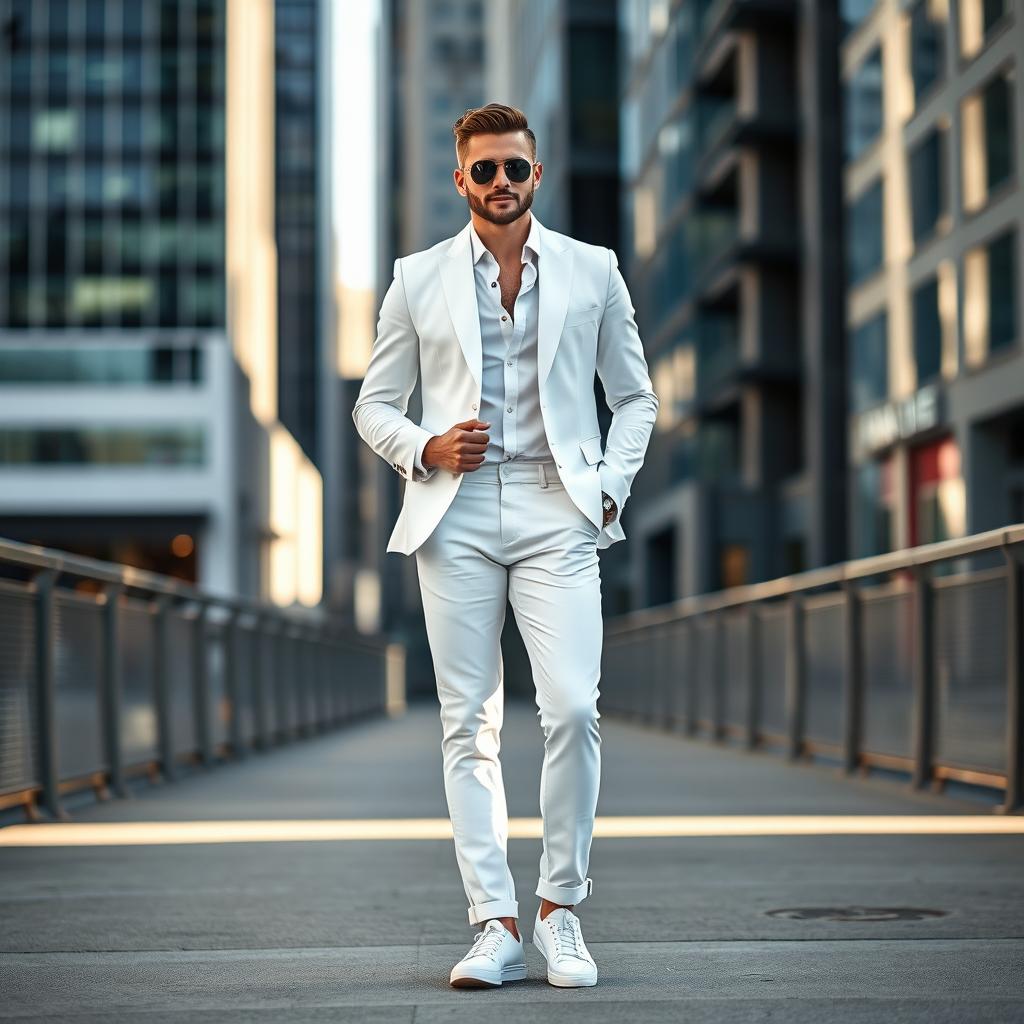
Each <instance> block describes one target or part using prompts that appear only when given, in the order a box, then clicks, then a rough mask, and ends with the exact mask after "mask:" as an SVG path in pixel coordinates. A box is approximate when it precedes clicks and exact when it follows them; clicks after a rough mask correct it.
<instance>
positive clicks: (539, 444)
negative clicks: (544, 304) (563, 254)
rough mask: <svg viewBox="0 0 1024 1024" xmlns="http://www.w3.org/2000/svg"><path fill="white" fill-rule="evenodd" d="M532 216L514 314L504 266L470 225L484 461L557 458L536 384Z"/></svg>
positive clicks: (421, 470) (419, 459)
mask: <svg viewBox="0 0 1024 1024" xmlns="http://www.w3.org/2000/svg"><path fill="white" fill-rule="evenodd" d="M529 217H530V233H529V235H528V236H527V239H526V242H525V244H524V245H523V254H522V262H523V273H522V283H521V285H520V288H519V294H518V295H517V296H516V301H515V305H514V306H513V312H514V314H515V315H514V317H512V316H509V315H508V311H507V310H506V309H505V308H504V307H503V306H502V304H501V282H500V281H499V280H498V273H499V271H500V267H499V266H498V261H497V260H496V259H495V258H494V255H493V253H491V251H490V250H489V249H488V248H487V246H485V245H484V243H483V242H482V241H481V239H480V236H479V235H478V234H477V231H476V228H475V227H474V226H473V225H472V224H470V238H471V240H472V243H473V268H474V272H475V273H474V277H475V280H476V306H477V310H478V312H479V315H480V342H481V345H482V353H481V355H482V373H481V391H480V415H479V418H480V419H481V420H483V421H484V422H486V423H490V426H489V427H487V428H482V429H485V430H486V433H487V434H488V442H487V448H486V450H485V451H484V462H485V463H488V462H508V461H511V460H512V459H515V460H517V461H521V462H541V461H546V460H548V459H553V458H554V456H553V454H552V452H551V449H550V447H549V446H548V442H547V436H546V435H545V433H544V421H543V420H542V419H541V412H540V389H539V387H538V385H537V319H538V313H537V310H538V298H539V292H538V285H539V278H540V267H539V264H540V238H539V232H538V231H537V222H536V221H535V220H534V218H533V215H532V214H529ZM428 440H430V439H429V438H424V439H423V441H422V442H421V443H420V445H419V446H418V447H417V449H416V470H417V476H419V475H420V474H425V473H427V472H428V470H427V468H426V467H425V466H424V465H423V449H424V448H425V447H426V446H427V441H428Z"/></svg>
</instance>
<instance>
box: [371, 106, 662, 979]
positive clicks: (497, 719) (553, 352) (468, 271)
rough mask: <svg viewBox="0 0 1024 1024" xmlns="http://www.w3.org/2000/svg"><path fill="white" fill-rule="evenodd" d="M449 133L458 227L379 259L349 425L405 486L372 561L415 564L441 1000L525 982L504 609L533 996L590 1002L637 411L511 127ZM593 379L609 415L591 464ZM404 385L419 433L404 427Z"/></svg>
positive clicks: (615, 316) (602, 294)
mask: <svg viewBox="0 0 1024 1024" xmlns="http://www.w3.org/2000/svg"><path fill="white" fill-rule="evenodd" d="M453 131H454V134H455V141H456V154H457V156H458V163H459V166H458V168H456V169H455V171H454V179H455V187H456V189H457V190H458V191H459V193H460V194H461V195H463V196H465V198H466V201H467V203H468V205H469V210H470V222H469V223H468V224H467V225H466V227H465V228H463V229H462V231H460V232H459V233H458V234H457V235H455V236H454V237H453V238H448V239H446V240H445V241H443V242H440V243H438V244H437V245H435V246H433V247H432V248H430V249H426V250H424V251H422V252H418V253H413V254H412V255H410V256H405V257H403V258H400V259H397V260H395V271H394V273H395V276H394V280H393V281H392V283H391V286H390V287H389V289H388V291H387V294H386V295H385V296H384V300H383V302H382V305H381V310H380V320H379V323H378V333H377V339H376V341H375V343H374V346H373V350H372V353H371V356H370V362H369V367H368V368H367V372H366V378H365V380H364V381H363V385H362V388H361V390H360V394H359V398H358V400H357V402H356V406H355V408H354V410H353V413H352V416H353V419H354V421H355V424H356V428H357V429H358V431H359V434H360V436H361V437H362V438H363V440H364V441H365V442H366V443H367V444H368V445H369V446H370V447H371V448H372V449H373V450H374V451H375V452H377V453H378V454H379V455H380V456H381V457H382V458H384V459H386V460H387V461H388V462H389V463H390V464H391V465H392V466H393V467H394V468H395V470H396V471H397V472H398V473H399V474H401V476H402V477H404V478H405V479H406V481H407V483H406V489H405V500H404V502H403V506H402V511H401V513H400V514H399V517H398V521H397V523H396V524H395V528H394V531H393V533H392V535H391V538H390V540H389V542H388V548H387V550H388V551H400V552H402V553H404V554H407V555H408V554H412V553H414V552H415V554H416V558H417V570H418V574H419V581H420V589H421V593H422V596H423V614H424V620H425V624H426V629H427V638H428V641H429V643H430V649H431V655H432V658H433V662H434V670H435V674H436V677H437V690H438V696H439V698H440V703H441V721H442V726H443V740H442V753H443V764H444V778H445V793H446V796H447V800H448V808H449V812H450V815H451V820H452V828H453V832H454V837H455V852H456V857H457V860H458V864H459V869H460V872H461V874H462V880H463V885H464V887H465V890H466V895H467V897H468V899H469V903H470V906H469V920H470V923H471V924H476V925H483V926H484V927H483V928H482V929H481V930H480V931H479V932H478V934H477V935H476V937H475V939H474V941H473V944H472V946H471V947H470V950H469V952H468V953H467V954H466V956H465V957H463V959H462V960H461V961H460V962H459V963H458V964H456V965H455V967H454V968H453V969H452V972H451V977H450V982H451V984H452V985H453V986H456V987H485V986H496V985H500V984H501V983H502V982H503V981H512V980H520V979H523V978H525V977H526V962H525V957H524V950H523V940H522V937H521V936H520V934H519V931H518V927H517V918H518V914H519V905H518V902H517V900H516V896H515V885H514V883H513V880H512V876H511V873H510V872H509V869H508V863H507V860H506V850H507V841H508V816H507V811H506V803H505V790H504V784H503V781H502V774H501V763H500V761H499V758H498V751H499V746H500V731H501V725H502V714H503V704H502V702H503V697H504V686H503V684H504V676H503V664H502V658H501V647H500V637H501V631H502V626H503V624H504V620H505V608H506V601H507V600H510V601H511V604H512V608H513V610H514V612H515V616H516V622H517V624H518V626H519V629H520V632H521V633H522V635H523V639H524V642H525V644H526V648H527V652H528V654H529V657H530V663H531V667H532V669H533V675H534V681H535V684H536V690H537V704H538V707H539V715H540V718H541V725H542V728H543V731H544V737H545V753H544V761H543V765H542V769H541V792H540V806H541V813H542V815H543V821H544V837H543V838H544V841H543V853H542V855H541V859H540V880H539V883H538V885H537V889H536V895H538V896H540V897H541V905H540V907H539V908H538V911H537V916H536V919H535V921H534V926H533V935H532V938H533V942H534V944H535V945H536V946H537V947H538V949H539V950H540V952H541V954H542V955H543V957H544V959H545V961H546V963H547V977H548V981H549V982H550V983H551V984H553V985H559V986H567V987H572V986H579V985H594V984H596V983H597V967H596V965H595V963H594V959H593V957H592V956H591V954H590V952H589V950H588V949H587V947H586V944H585V943H584V941H583V934H582V930H581V926H580V920H579V918H578V917H577V915H576V914H574V913H573V910H574V908H575V906H576V905H577V904H578V903H580V902H581V901H582V900H583V899H585V898H586V897H587V896H588V895H589V894H590V892H591V891H592V888H593V883H592V880H591V879H590V878H589V877H587V868H588V864H589V858H590V847H591V838H592V833H593V825H594V816H595V814H596V807H597V797H598V789H599V784H600V766H601V756H600V744H601V739H600V732H599V728H598V724H597V723H598V718H599V717H600V716H599V713H598V711H597V698H598V695H599V690H598V679H599V677H600V669H601V647H602V636H603V630H602V627H603V619H602V614H601V577H600V563H599V559H598V550H599V549H603V548H606V547H608V546H609V545H611V544H613V543H615V542H616V541H619V540H623V539H625V536H626V535H625V533H624V531H623V529H622V526H621V522H620V520H621V515H622V509H623V507H624V505H625V503H626V499H627V498H628V496H629V493H630V489H631V486H632V482H633V478H634V477H635V475H636V473H637V470H638V469H639V468H640V466H641V464H642V463H643V458H644V454H645V452H646V449H647V444H648V441H649V439H650V435H651V431H652V429H653V426H654V420H655V417H656V414H657V410H658V399H657V397H656V396H655V394H654V390H653V388H652V386H651V381H650V377H649V376H648V371H647V364H646V362H645V359H644V354H643V346H642V344H641V341H640V337H639V334H638V332H637V327H636V323H635V321H634V319H633V313H634V310H633V307H632V304H631V302H630V299H629V294H628V292H627V290H626V286H625V282H624V281H623V279H622V275H621V273H620V272H619V270H618V265H617V260H616V258H615V253H614V252H613V251H612V250H610V249H606V248H604V247H602V246H596V245H588V244H586V243H583V242H579V241H576V240H575V239H572V238H569V237H568V236H566V235H563V234H560V233H558V232H556V231H552V230H549V229H548V228H546V227H544V226H543V225H542V224H541V223H540V222H539V221H538V220H537V218H536V217H535V216H534V215H533V214H532V213H531V212H530V207H531V206H532V204H533V195H534V192H535V190H536V189H537V187H538V186H539V185H540V181H541V176H542V173H543V167H542V165H541V164H540V163H539V162H537V160H536V139H535V137H534V133H533V132H532V131H531V130H530V128H529V127H528V125H527V122H526V117H525V116H524V115H523V113H522V111H520V110H517V109H516V108H514V107H508V106H504V105H502V104H498V103H490V104H488V105H487V106H485V107H481V108H478V109H476V110H469V111H467V112H466V113H465V114H464V115H463V116H462V117H460V118H459V119H458V120H457V121H456V122H455V124H454V126H453ZM595 371H596V372H597V374H598V375H599V376H600V378H601V381H602V383H603V385H604V389H605V394H606V396H607V400H608V404H609V407H610V408H611V410H612V412H613V417H612V422H611V426H610V428H609V431H608V441H607V446H606V448H605V450H604V451H603V452H602V450H601V433H600V428H599V425H598V418H597V404H596V402H595V399H594V373H595ZM417 374H419V375H421V376H422V384H423V419H422V422H421V423H420V424H416V423H413V422H412V421H411V420H409V419H408V418H407V417H406V416H405V410H406V408H407V407H408V402H409V396H410V394H411V392H412V389H413V386H414V385H415V383H416V378H417ZM453 420H456V422H455V423H454V424H453V423H452V421H453Z"/></svg>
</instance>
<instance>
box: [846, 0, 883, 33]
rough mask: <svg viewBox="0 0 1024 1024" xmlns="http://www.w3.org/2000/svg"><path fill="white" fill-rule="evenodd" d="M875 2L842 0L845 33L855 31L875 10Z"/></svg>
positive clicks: (873, 0)
mask: <svg viewBox="0 0 1024 1024" xmlns="http://www.w3.org/2000/svg"><path fill="white" fill-rule="evenodd" d="M874 6H875V0H840V2H839V14H840V17H841V18H842V26H843V32H849V31H851V30H852V29H855V28H856V27H857V26H858V25H859V24H860V23H861V22H862V21H863V20H864V19H865V18H866V17H867V16H868V15H869V14H870V13H871V11H872V10H873V9H874Z"/></svg>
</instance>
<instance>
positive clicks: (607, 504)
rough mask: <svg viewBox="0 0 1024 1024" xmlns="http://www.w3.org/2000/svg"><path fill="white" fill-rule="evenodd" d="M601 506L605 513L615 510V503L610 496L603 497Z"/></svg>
mask: <svg viewBox="0 0 1024 1024" xmlns="http://www.w3.org/2000/svg"><path fill="white" fill-rule="evenodd" d="M601 505H602V507H603V508H604V510H605V512H611V510H612V509H613V508H615V502H614V501H612V499H611V496H610V495H608V494H606V495H605V496H604V501H602V502H601Z"/></svg>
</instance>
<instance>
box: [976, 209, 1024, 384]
mask: <svg viewBox="0 0 1024 1024" xmlns="http://www.w3.org/2000/svg"><path fill="white" fill-rule="evenodd" d="M1016 263H1017V233H1016V231H1014V230H1013V229H1011V230H1009V231H1007V232H1005V233H1004V234H1002V235H1000V236H999V237H997V238H995V239H993V240H992V241H991V242H989V243H988V244H987V245H980V246H978V247H977V248H975V249H970V250H968V252H967V253H966V254H965V255H964V348H965V358H966V361H967V365H968V366H980V365H982V364H983V363H984V362H985V361H986V360H987V359H988V358H989V355H990V354H991V353H993V352H998V351H999V350H1001V349H1004V348H1007V347H1009V346H1010V345H1012V344H1014V342H1015V340H1016V337H1017V330H1018V310H1017V293H1016V288H1015V287H1014V284H1015V279H1016V276H1017V271H1016Z"/></svg>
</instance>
